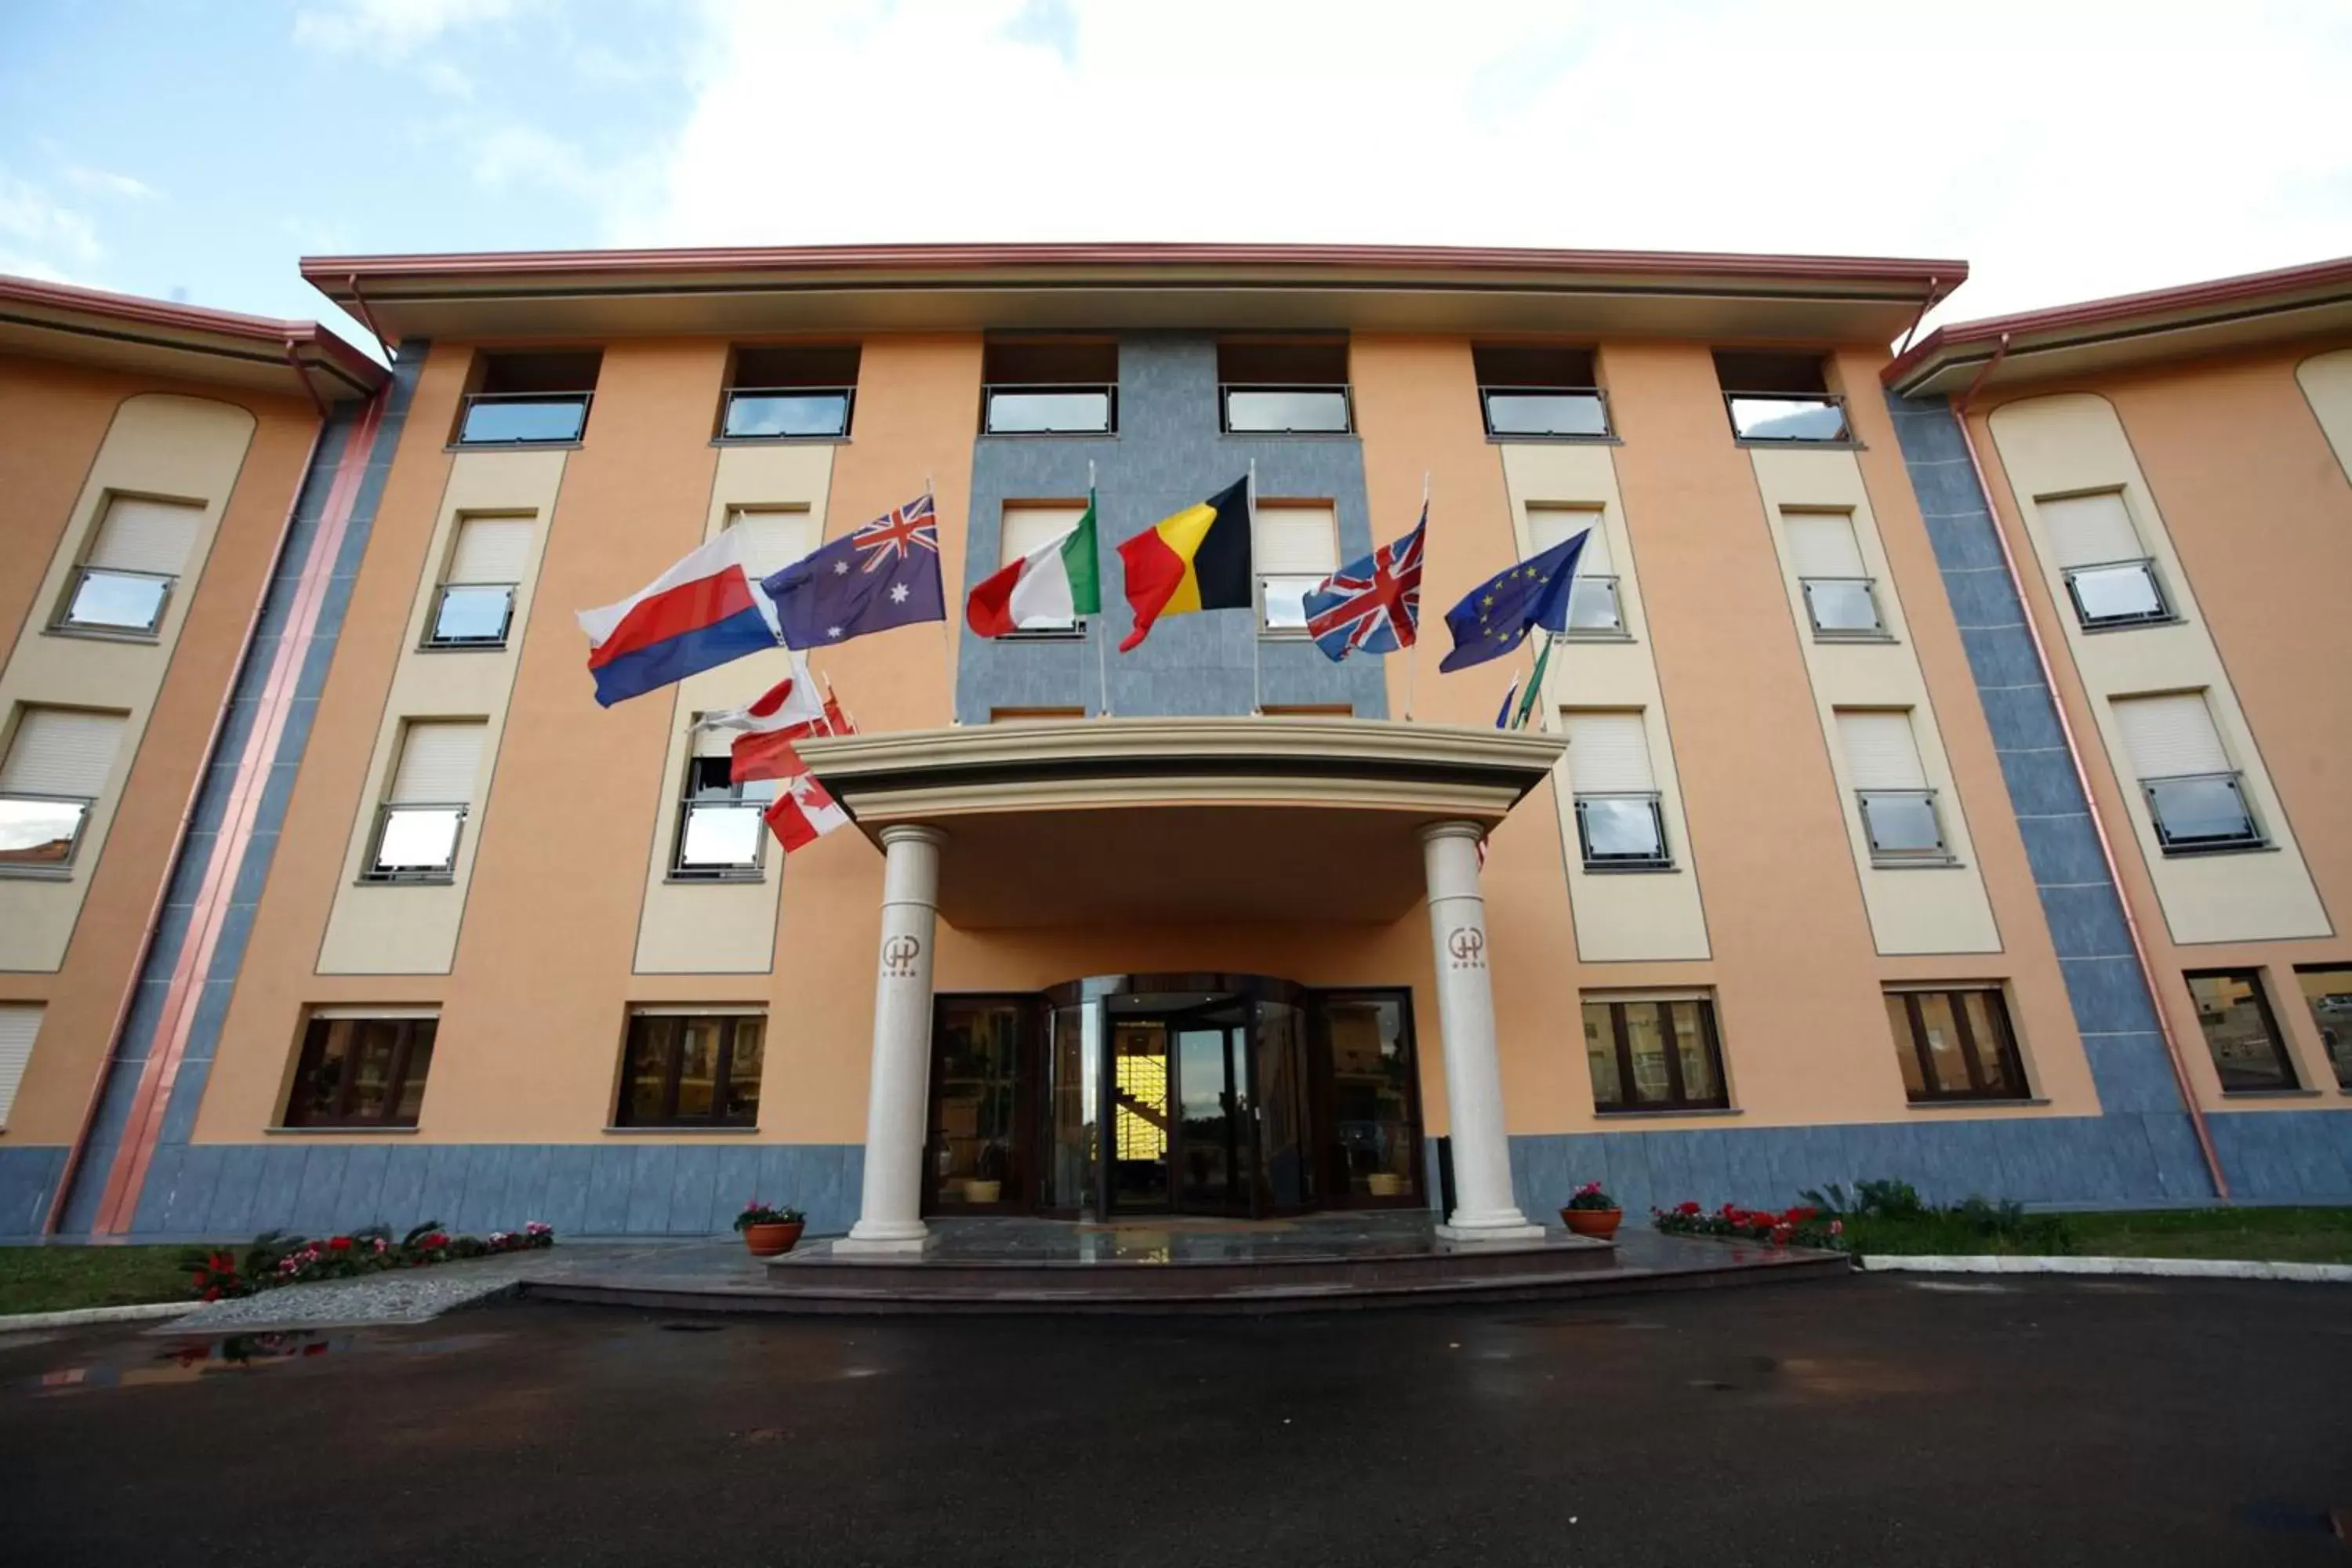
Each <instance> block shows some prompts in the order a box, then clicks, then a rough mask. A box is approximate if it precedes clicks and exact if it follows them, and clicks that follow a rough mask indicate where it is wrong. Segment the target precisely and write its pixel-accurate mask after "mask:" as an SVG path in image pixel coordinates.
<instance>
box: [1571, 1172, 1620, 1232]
mask: <svg viewBox="0 0 2352 1568" xmlns="http://www.w3.org/2000/svg"><path fill="white" fill-rule="evenodd" d="M1624 1217H1625V1211H1624V1210H1623V1209H1621V1208H1619V1207H1618V1206H1617V1200H1616V1199H1615V1198H1612V1197H1611V1196H1610V1195H1609V1194H1607V1193H1604V1192H1602V1191H1601V1184H1600V1183H1599V1182H1587V1183H1585V1184H1584V1185H1582V1186H1580V1187H1579V1188H1577V1189H1576V1194H1575V1195H1574V1196H1573V1197H1571V1198H1570V1199H1569V1200H1568V1202H1567V1203H1566V1204H1564V1205H1561V1207H1560V1211H1559V1218H1560V1223H1561V1224H1562V1225H1565V1226H1568V1228H1569V1229H1570V1230H1572V1231H1574V1232H1575V1233H1576V1234H1577V1235H1579V1236H1590V1237H1598V1238H1599V1239H1601V1240H1602V1241H1607V1240H1608V1239H1609V1238H1610V1237H1613V1236H1615V1235H1616V1234H1617V1226H1618V1224H1619V1222H1620V1221H1622V1220H1623V1219H1624Z"/></svg>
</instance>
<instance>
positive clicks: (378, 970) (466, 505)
mask: <svg viewBox="0 0 2352 1568" xmlns="http://www.w3.org/2000/svg"><path fill="white" fill-rule="evenodd" d="M568 456H570V454H569V453H567V452H563V451H560V450H559V451H523V452H460V453H458V454H457V456H456V457H455V458H452V459H451V460H450V463H449V483H448V488H447V489H446V490H445V491H444V492H443V495H442V498H441V512H440V516H439V518H438V520H437V521H436V524H435V526H434V530H433V535H432V538H431V539H430V541H429V542H427V544H426V546H425V560H424V569H423V570H422V571H421V572H420V573H419V574H418V575H417V579H416V582H415V586H414V591H413V594H412V595H411V602H410V606H409V613H408V621H407V626H406V628H405V632H404V641H403V642H402V644H401V653H400V663H399V667H398V668H397V669H396V670H395V671H394V675H393V679H392V690H391V693H390V694H389V696H388V697H387V698H386V700H385V701H384V706H383V715H382V718H381V720H380V721H379V723H378V726H377V730H376V742H375V750H374V752H373V756H372V757H371V759H370V761H369V763H368V772H367V783H366V786H365V788H364V789H363V791H362V794H361V795H360V798H359V799H358V800H357V801H356V802H354V803H353V805H354V809H353V811H352V827H351V835H350V837H349V840H348V842H347V843H346V845H345V847H344V851H343V880H342V888H341V891H340V892H339V893H338V894H337V895H336V898H335V906H334V911H333V913H332V914H331V915H330V916H329V917H328V920H327V931H326V937H325V939H324V941H323V942H320V948H319V973H321V974H440V973H446V972H447V971H448V968H449V965H450V963H451V960H452V958H453V957H454V955H455V954H456V952H457V931H458V927H459V925H460V923H461V922H462V921H464V919H465V912H466V895H467V888H468V886H469V884H470V882H471V879H472V874H473V867H474V855H475V851H476V848H477V847H478V845H479V843H480V842H481V837H482V835H483V833H484V832H485V831H486V830H487V828H488V816H489V811H488V802H489V792H490V781H491V778H492V776H493V775H494V774H495V773H496V771H497V764H498V753H499V734H500V732H501V731H503V730H504V728H505V724H506V712H507V695H508V693H509V690H510V689H512V688H513V685H514V672H515V666H516V663H517V661H518V660H519V659H520V657H521V651H522V650H521V643H522V628H523V627H524V626H527V625H528V624H529V621H530V606H531V601H532V592H531V590H532V587H533V585H534V584H535V583H536V581H537V579H538V576H539V563H540V561H541V558H542V557H543V555H544V553H545V551H546V549H547V542H548V538H549V535H550V532H551V525H552V522H553V519H554V516H555V503H556V497H557V494H558V492H559V491H560V490H561V489H562V483H563V468H564V459H565V458H567V457H568ZM526 511H527V512H530V514H531V519H532V528H531V542H530V554H529V557H528V560H527V563H526V566H525V569H524V572H523V577H522V582H521V583H520V584H519V585H518V586H517V587H516V589H515V608H514V615H513V617H512V619H511V620H510V621H509V626H508V635H507V642H506V646H505V647H501V648H429V647H425V646H423V645H424V641H425V633H426V629H427V627H428V626H429V625H430V624H431V621H432V616H433V613H434V608H435V605H436V603H437V602H438V599H439V596H440V593H439V591H440V583H441V572H442V568H443V567H444V566H445V565H446V563H447V562H448V560H449V552H450V550H451V547H452V546H453V545H454V544H455V542H456V540H457V522H458V520H459V519H460V518H461V517H463V516H465V515H466V514H467V513H470V512H526ZM471 718H480V719H484V720H486V721H487V723H486V726H485V730H484V733H483V736H482V760H481V766H480V768H479V770H478V773H477V774H476V776H475V781H474V791H473V795H472V796H471V798H470V800H469V803H468V806H467V814H466V821H465V825H464V827H463V828H462V830H461V831H460V832H459V834H458V838H457V863H456V865H455V867H454V868H453V871H452V876H451V879H450V880H449V881H448V882H446V883H431V884H425V883H408V882H363V881H362V880H361V879H360V873H361V871H362V864H363V862H364V861H365V859H366V857H367V853H368V847H369V845H370V843H371V841H372V839H373V835H374V831H375V814H376V806H377V805H379V804H380V803H381V802H382V801H383V798H384V796H385V794H386V786H387V784H388V782H389V779H390V776H391V773H392V770H393V768H394V766H395V765H396V764H397V762H398V758H399V754H400V738H401V730H402V726H403V725H404V724H405V723H406V722H407V721H410V720H414V719H471Z"/></svg>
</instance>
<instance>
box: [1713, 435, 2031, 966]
mask: <svg viewBox="0 0 2352 1568" xmlns="http://www.w3.org/2000/svg"><path fill="white" fill-rule="evenodd" d="M1748 457H1749V458H1750V459H1751V460H1752V461H1753V463H1754V466H1755V469H1756V485H1757V489H1758V491H1759V494H1761V496H1762V497H1763V500H1764V512H1765V521H1766V527H1767V529H1768V531H1769V534H1770V536H1771V540H1772V543H1773V547H1774V549H1775V550H1776V551H1777V552H1778V554H1779V560H1780V577H1781V588H1782V592H1783V593H1784V594H1785V595H1787V597H1788V601H1789V608H1790V615H1791V616H1792V617H1793V623H1792V624H1793V625H1794V626H1795V627H1796V633H1797V640H1798V645H1799V647H1801V649H1802V651H1803V654H1804V658H1805V666H1806V669H1807V671H1808V673H1809V674H1810V676H1811V681H1812V689H1813V700H1814V703H1815V706H1816V708H1817V710H1818V711H1819V714H1820V720H1821V726H1822V734H1823V736H1824V737H1826V738H1827V739H1828V741H1829V742H1830V743H1829V758H1830V768H1831V772H1832V774H1833V775H1834V776H1835V778H1836V781H1837V791H1838V801H1839V804H1840V805H1841V807H1842V808H1843V812H1844V814H1845V822H1846V837H1847V842H1848V845H1849V847H1850V849H1851V853H1852V854H1853V865H1854V870H1855V874H1856V875H1857V876H1858V877H1860V879H1861V880H1862V896H1863V902H1864V906H1865V907H1866V908H1867V909H1868V910H1869V912H1870V925H1871V933H1872V937H1873V939H1874V941H1875V942H1876V943H1877V948H1878V951H1879V952H1881V953H1884V954H1887V955H1890V956H1891V955H1896V954H1912V953H1932V952H1999V951H2000V931H1998V929H1997V928H1996V926H1995V924H1994V921H1993V916H1992V901H1991V900H1990V897H1989V896H1988V895H1987V893H1986V892H1985V885H1984V879H1983V877H1982V876H1981V875H1980V873H1979V870H1978V868H1977V860H1976V845H1975V842H1974V840H1973V839H1972V838H1971V837H1969V825H1968V812H1967V809H1966V807H1967V805H1968V802H1966V801H1965V800H1964V799H1963V798H1962V795H1961V794H1960V791H1959V790H1958V787H1957V786H1956V784H1955V783H1954V780H1953V778H1952V770H1951V764H1950V762H1949V761H1948V758H1947V757H1946V755H1945V751H1944V742H1943V734H1942V731H1941V730H1940V728H1939V727H1938V726H1937V722H1936V710H1935V704H1934V702H1933V700H1931V699H1930V698H1929V696H1928V692H1927V677H1926V676H1925V675H1924V674H1923V673H1922V672H1921V670H1920V668H1919V661H1918V658H1917V657H1916V654H1915V653H1914V652H1913V648H1912V642H1911V630H1910V626H1909V623H1908V622H1907V621H1906V619H1905V617H1904V614H1903V602H1902V601H1903V595H1902V594H1901V592H1900V591H1899V589H1898V587H1897V584H1895V576H1894V573H1893V571H1892V570H1891V569H1890V568H1889V566H1888V564H1887V561H1886V551H1885V545H1884V543H1883V542H1881V540H1880V537H1879V530H1878V522H1877V519H1876V517H1875V516H1874V514H1873V512H1872V510H1871V506H1870V497H1869V495H1868V493H1867V492H1866V491H1865V490H1864V486H1863V482H1862V469H1861V467H1860V465H1858V464H1857V463H1856V462H1855V460H1854V457H1853V453H1851V452H1846V451H1834V450H1832V451H1783V450H1777V449H1773V448H1768V447H1754V448H1751V449H1750V450H1749V451H1748ZM1807 508H1811V509H1814V510H1837V511H1843V512H1846V513H1847V514H1848V515H1849V516H1851V518H1852V519H1853V535H1854V543H1855V544H1856V546H1857V547H1858V548H1859V549H1860V551H1861V552H1862V561H1863V568H1864V572H1865V573H1866V574H1868V575H1869V576H1870V577H1872V578H1873V579H1874V591H1875V593H1876V595H1877V599H1878V609H1879V615H1880V617H1881V618H1882V619H1883V620H1884V622H1885V626H1886V628H1887V631H1888V633H1889V634H1890V635H1891V636H1892V637H1893V639H1894V640H1893V641H1891V642H1868V643H1863V642H1820V641H1817V640H1815V638H1814V637H1813V632H1812V625H1811V620H1810V619H1809V618H1808V616H1807V614H1806V610H1805V602H1804V594H1803V590H1802V588H1801V586H1800V584H1799V579H1798V576H1797V572H1796V568H1795V564H1794V563H1793V561H1792V560H1791V559H1790V551H1789V539H1788V531H1787V529H1786V528H1785V527H1784V526H1783V523H1782V514H1783V511H1784V510H1804V509H1807ZM1840 708H1903V709H1908V710H1910V711H1911V716H1912V733H1913V737H1914V739H1915V740H1916V742H1917V744H1918V748H1919V761H1920V763H1921V766H1922V767H1923V768H1924V769H1925V771H1926V773H1927V786H1928V787H1929V788H1930V789H1933V790H1934V791H1935V792H1936V796H1937V815H1938V816H1940V818H1941V819H1942V823H1943V829H1944V836H1945V840H1946V842H1947V843H1948V845H1949V846H1950V847H1951V849H1952V853H1953V855H1954V857H1955V858H1956V859H1957V860H1958V864H1957V865H1952V866H1933V867H1928V866H1917V867H1904V868H1887V867H1879V866H1874V865H1872V864H1871V858H1870V841H1869V838H1868V837H1866V835H1865V832H1864V826H1863V821H1862V811H1861V806H1860V804H1859V803H1858V802H1857V801H1856V800H1855V798H1854V793H1853V781H1852V779H1851V778H1850V777H1849V776H1848V773H1847V767H1846V759H1845V755H1844V752H1843V750H1842V749H1841V748H1840V747H1839V746H1838V745H1837V743H1836V724H1835V721H1834V720H1833V717H1832V715H1833V713H1834V711H1835V710H1837V709H1840Z"/></svg>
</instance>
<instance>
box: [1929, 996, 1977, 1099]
mask: <svg viewBox="0 0 2352 1568" xmlns="http://www.w3.org/2000/svg"><path fill="white" fill-rule="evenodd" d="M1918 1002H1919V1021H1920V1023H1921V1024H1922V1025H1924V1026H1926V1027H1927V1059H1928V1062H1929V1064H1930V1065H1931V1066H1932V1067H1934V1068H1935V1069H1936V1083H1935V1092H1936V1093H1937V1094H1967V1093H1969V1063H1968V1058H1967V1057H1966V1055H1964V1054H1963V1053H1962V1051H1961V1049H1960V1028H1959V1026H1958V1024H1957V1023H1955V1022H1954V1021H1953V1018H1952V999H1951V997H1950V996H1949V995H1948V994H1945V993H1943V992H1941V991H1927V992H1921V993H1920V994H1919V996H1918Z"/></svg>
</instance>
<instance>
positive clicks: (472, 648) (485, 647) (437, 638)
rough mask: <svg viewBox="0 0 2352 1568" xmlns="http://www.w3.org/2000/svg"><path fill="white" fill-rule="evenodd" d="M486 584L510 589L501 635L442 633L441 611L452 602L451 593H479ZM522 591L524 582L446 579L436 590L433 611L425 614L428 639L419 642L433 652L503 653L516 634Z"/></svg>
mask: <svg viewBox="0 0 2352 1568" xmlns="http://www.w3.org/2000/svg"><path fill="white" fill-rule="evenodd" d="M486 588H503V589H505V590H506V595H507V605H506V613H505V614H504V615H503V616H500V617H499V635H498V636H497V637H495V638H491V637H443V636H442V635H441V613H442V611H443V610H444V609H446V607H447V606H448V603H449V595H451V594H478V593H480V592H481V591H482V590H484V589H486ZM521 591H522V584H520V583H443V584H438V585H437V586H436V588H435V589H434V590H433V613H432V614H431V615H430V616H427V617H425V640H424V641H423V642H421V643H419V644H418V645H417V646H418V647H421V648H424V649H425V650H427V651H430V652H433V653H499V652H502V651H504V650H505V648H506V646H507V639H508V638H509V637H511V636H512V635H513V634H514V613H515V598H516V596H517V595H519V594H520V593H521Z"/></svg>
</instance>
